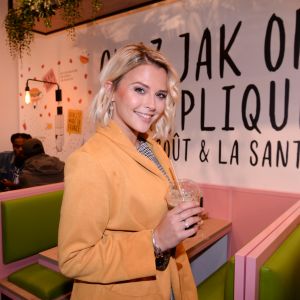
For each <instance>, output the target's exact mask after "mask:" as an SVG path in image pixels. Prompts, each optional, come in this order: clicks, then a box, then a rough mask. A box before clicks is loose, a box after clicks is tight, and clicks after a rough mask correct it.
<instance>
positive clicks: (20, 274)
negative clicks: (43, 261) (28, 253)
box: [8, 264, 73, 300]
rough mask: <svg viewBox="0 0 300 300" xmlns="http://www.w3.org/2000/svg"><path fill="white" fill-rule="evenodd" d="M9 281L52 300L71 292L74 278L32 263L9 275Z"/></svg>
mask: <svg viewBox="0 0 300 300" xmlns="http://www.w3.org/2000/svg"><path fill="white" fill-rule="evenodd" d="M8 281H10V282H12V283H14V284H15V285H17V286H19V287H21V288H23V289H25V290H27V291H28V292H30V293H32V294H34V295H35V296H37V297H39V298H41V299H43V300H50V299H54V298H56V297H58V296H61V295H64V294H67V293H69V292H71V290H72V285H73V280H72V279H69V278H66V277H65V276H63V275H62V274H60V273H58V272H55V271H53V270H51V269H49V268H47V267H44V266H42V265H39V264H32V265H29V266H27V267H25V268H22V269H20V270H18V271H16V272H14V273H12V274H11V275H9V276H8Z"/></svg>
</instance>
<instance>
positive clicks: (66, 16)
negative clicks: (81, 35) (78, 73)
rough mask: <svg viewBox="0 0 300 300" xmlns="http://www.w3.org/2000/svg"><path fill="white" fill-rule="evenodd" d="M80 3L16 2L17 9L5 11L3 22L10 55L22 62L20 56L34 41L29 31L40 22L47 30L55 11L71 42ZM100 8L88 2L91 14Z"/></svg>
mask: <svg viewBox="0 0 300 300" xmlns="http://www.w3.org/2000/svg"><path fill="white" fill-rule="evenodd" d="M81 1H82V0H19V1H17V6H16V7H15V8H11V9H9V10H8V13H7V15H6V18H5V21H4V23H5V30H6V34H7V42H8V46H9V50H10V54H11V55H12V56H13V57H17V56H19V57H20V58H22V56H23V54H24V52H26V53H27V54H30V44H31V43H32V41H33V39H34V34H33V31H32V30H33V27H34V25H35V23H36V22H37V21H39V20H43V22H44V25H45V26H46V27H51V18H52V16H54V15H55V14H56V13H57V11H58V10H60V11H61V13H62V19H63V20H64V21H65V24H66V29H67V31H68V33H69V35H70V36H71V38H72V39H73V38H74V37H75V24H76V21H77V20H78V19H79V18H80V2H81ZM101 7H102V2H101V0H92V9H93V14H95V13H96V12H98V11H99V10H100V9H101Z"/></svg>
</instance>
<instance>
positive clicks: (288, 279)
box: [259, 225, 300, 300]
mask: <svg viewBox="0 0 300 300" xmlns="http://www.w3.org/2000/svg"><path fill="white" fill-rule="evenodd" d="M259 299H260V300H297V299H300V225H298V227H296V229H295V230H294V231H293V232H292V233H291V234H290V235H289V236H288V238H287V239H286V240H285V241H284V242H283V243H282V244H281V245H280V247H279V248H278V249H277V250H276V251H275V252H274V253H273V254H272V256H271V257H270V258H269V259H268V260H267V261H266V262H265V263H264V264H263V265H262V267H261V268H260V278H259Z"/></svg>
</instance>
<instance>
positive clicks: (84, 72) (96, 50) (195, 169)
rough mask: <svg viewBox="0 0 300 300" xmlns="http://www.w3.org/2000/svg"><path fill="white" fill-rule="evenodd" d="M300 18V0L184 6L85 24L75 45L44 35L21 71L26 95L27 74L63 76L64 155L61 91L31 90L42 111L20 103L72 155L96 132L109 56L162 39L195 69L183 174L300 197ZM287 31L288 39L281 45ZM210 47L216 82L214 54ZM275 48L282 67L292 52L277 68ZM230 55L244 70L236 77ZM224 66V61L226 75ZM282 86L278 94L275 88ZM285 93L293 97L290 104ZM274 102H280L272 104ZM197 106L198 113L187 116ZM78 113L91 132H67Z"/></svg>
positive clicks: (35, 129) (50, 148) (37, 128)
mask: <svg viewBox="0 0 300 300" xmlns="http://www.w3.org/2000/svg"><path fill="white" fill-rule="evenodd" d="M164 3H165V2H164ZM297 22H298V23H297ZM299 22H300V6H299V1H298V0H288V1H283V0H260V1H257V0H249V1H248V0H243V1H241V0H230V1H220V0H219V1H218V0H214V1H211V0H201V1H199V0H184V1H171V2H169V4H167V5H165V4H162V5H157V6H154V7H152V8H149V9H145V10H142V11H139V12H136V13H132V14H127V15H123V16H118V17H116V18H109V19H106V20H103V21H99V22H95V23H93V24H89V26H82V27H80V28H77V37H76V40H75V41H71V40H70V39H69V38H68V37H67V36H66V33H65V32H59V33H56V34H53V35H50V36H46V37H45V36H38V37H37V38H36V40H35V42H34V44H33V45H32V48H31V49H32V56H31V57H25V58H24V63H23V65H21V66H20V68H19V70H20V74H22V76H23V77H22V78H21V77H20V89H24V86H25V80H26V78H32V77H37V78H44V77H45V76H49V74H52V75H51V76H52V78H53V79H54V80H58V82H59V84H60V85H61V87H62V90H63V109H64V118H65V130H64V138H65V142H64V144H63V147H62V150H61V151H59V152H58V151H57V147H56V143H55V136H56V130H55V115H56V103H55V98H54V91H55V89H54V88H53V87H52V89H49V90H48V89H47V88H46V87H45V86H43V85H41V84H36V85H34V84H32V85H31V86H32V87H37V88H39V90H40V91H41V96H40V97H39V100H38V102H37V106H36V108H34V107H33V106H32V105H29V106H28V105H24V100H23V99H21V98H20V127H22V128H23V127H26V128H27V130H29V132H31V133H33V134H34V135H36V136H38V137H40V138H41V139H43V141H44V142H45V143H44V144H45V146H46V149H47V152H49V153H51V154H53V155H57V156H59V157H60V158H62V159H65V158H66V157H67V156H68V155H69V154H70V153H71V152H72V151H74V149H76V148H78V147H79V146H80V145H81V144H82V143H84V142H85V141H86V139H87V137H88V136H89V133H90V132H91V131H90V130H89V128H90V127H89V124H88V122H87V119H88V118H87V117H88V107H89V104H90V102H91V100H92V98H93V96H94V95H95V93H96V92H97V89H98V74H99V67H100V62H101V58H102V57H103V55H104V53H106V51H109V53H110V54H112V53H113V52H114V50H115V49H117V48H119V47H121V46H122V45H124V44H127V43H129V42H137V41H138V42H141V41H142V42H144V43H145V44H151V43H153V41H154V40H157V39H160V40H161V42H162V44H161V51H162V52H163V53H165V54H167V55H168V56H169V58H170V60H171V61H172V62H173V63H174V65H175V67H176V69H177V70H178V72H179V74H180V75H182V74H184V72H183V71H184V69H185V67H187V66H188V72H187V74H186V76H182V77H184V79H183V81H182V84H181V87H182V90H183V91H184V94H182V98H181V100H182V101H181V103H180V105H179V107H178V114H177V122H176V131H177V133H178V137H177V136H175V138H174V140H175V142H176V143H175V145H176V146H177V145H178V142H180V151H178V148H177V147H176V148H175V155H173V154H172V153H171V157H172V158H173V159H174V161H175V162H174V165H175V168H176V171H177V172H178V175H179V177H187V178H192V179H194V180H197V181H200V182H203V183H211V184H220V185H227V186H238V187H247V188H257V189H268V190H278V191H287V192H299V172H300V140H299V136H300V135H299V133H300V125H299V111H300V101H299V94H300V93H299V72H300V70H299V63H298V64H297V66H294V60H295V58H296V59H298V58H299V49H298V46H299V44H300V37H299V36H300V30H299V29H297V30H296V24H298V25H299ZM270 26H271V27H270ZM267 28H269V32H271V35H270V44H268V43H267V44H266V46H265V38H266V36H267V32H268V30H267ZM270 28H271V31H270ZM279 28H280V30H281V33H282V35H283V36H284V37H285V40H280V39H279V34H278V32H279ZM283 31H284V33H283ZM234 32H235V33H236V35H235V33H234ZM222 36H223V40H222ZM187 37H189V40H188V39H187ZM205 37H206V38H205ZM230 40H231V41H232V44H230V42H229V41H230ZM185 41H189V52H186V51H185V49H186V48H185V47H184V46H185V44H184V42H185ZM222 41H223V42H222ZM295 41H297V42H295ZM209 42H211V49H210V48H209V47H207V51H208V52H210V54H211V56H210V58H211V62H212V63H211V78H210V76H209V72H208V69H209V68H208V67H207V65H208V61H209V56H208V55H207V52H206V46H208V44H209ZM154 44H155V45H157V44H156V43H154ZM223 44H224V45H223ZM201 45H203V46H204V47H203V49H204V50H203V51H202V52H201V49H202V48H201ZM222 45H223V46H222ZM279 45H280V46H281V48H280V47H279ZM295 45H296V46H295ZM222 47H223V48H224V49H228V50H227V52H228V53H227V54H228V55H227V56H228V57H227V59H226V60H225V59H224V57H225V58H226V50H224V51H222ZM265 48H266V52H267V53H270V56H271V64H272V65H273V66H274V65H275V64H276V62H279V53H280V50H284V51H285V52H284V57H283V60H282V61H280V63H279V67H278V69H276V70H275V69H274V70H270V67H269V65H268V59H267V58H265V56H264V54H265V51H264V50H265ZM199 53H201V56H200V58H199ZM222 53H223V60H222V59H221V60H220V57H221V58H222V55H221V54H222ZM294 55H295V58H294ZM82 57H85V59H81V58H82ZM106 58H107V57H106ZM187 58H188V59H187ZM230 59H232V64H234V65H235V66H236V67H237V68H238V71H239V72H240V74H238V72H234V71H233V67H232V66H231V65H230ZM220 61H221V62H223V63H224V72H222V71H221V69H222V68H221V66H222V64H221V63H220ZM186 62H188V63H186ZM198 62H201V63H202V64H197V63H198ZM269 64H270V63H269ZM198 65H200V66H201V67H200V74H199V78H197V71H198V70H199V69H198V68H197V66H198ZM52 81H53V80H52ZM287 81H288V84H289V87H288V85H287ZM273 83H274V85H275V90H274V92H275V93H274V94H275V96H274V95H273V96H271V95H272V94H273V93H272V92H270V86H271V84H273ZM255 91H256V92H257V93H255ZM287 92H288V93H287ZM204 93H205V97H204V96H203V94H204ZM226 93H227V94H226ZM285 93H286V94H288V96H289V97H288V98H289V103H288V104H287V103H286V105H284V102H285V101H284V100H285V97H284V95H285ZM257 94H258V95H257ZM226 95H229V96H230V97H227V98H229V99H227V98H226ZM192 98H193V99H192ZM257 98H259V99H257ZM192 100H194V102H193V101H192ZM204 100H205V102H204ZM227 100H228V101H227ZM272 100H274V101H273V102H275V103H273V104H275V105H273V104H272V105H271V104H270V103H272ZM203 103H204V104H205V105H201V104H203ZM182 104H183V105H182ZM226 104H228V105H226ZM229 104H230V106H229ZM229 107H230V109H229ZM270 107H271V108H272V107H273V108H272V109H270ZM189 108H190V110H191V112H187V111H188V109H189ZM274 108H275V116H274V115H273V112H274ZM70 110H76V111H79V112H81V113H82V115H83V118H82V131H81V132H70V131H68V130H67V125H68V112H69V111H70ZM284 111H287V112H288V118H287V119H286V123H285V126H284V127H283V128H276V126H279V125H280V124H282V123H283V120H284ZM183 117H184V118H183ZM274 118H275V119H276V120H275V122H274V120H273V119H274ZM182 119H184V120H185V126H184V128H183V126H182ZM77 120H79V118H78V119H77ZM72 121H73V123H72V124H71V123H69V124H71V125H73V124H75V122H74V121H76V120H75V119H74V118H73V119H72ZM201 123H202V125H201ZM274 123H275V124H274ZM208 127H211V130H209V129H208ZM187 146H188V147H187ZM178 152H179V155H177V154H178ZM178 156H179V157H178ZM282 157H284V159H283V158H282ZM287 158H288V161H286V165H284V164H285V162H284V161H285V160H287Z"/></svg>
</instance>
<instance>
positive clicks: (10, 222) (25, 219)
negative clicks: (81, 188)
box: [1, 190, 63, 264]
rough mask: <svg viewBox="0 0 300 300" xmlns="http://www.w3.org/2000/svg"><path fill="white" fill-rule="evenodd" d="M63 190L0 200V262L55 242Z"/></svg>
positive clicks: (19, 257) (23, 255)
mask: <svg viewBox="0 0 300 300" xmlns="http://www.w3.org/2000/svg"><path fill="white" fill-rule="evenodd" d="M62 197H63V190H60V191H55V192H49V193H45V194H41V195H33V196H29V197H24V198H18V199H13V200H7V201H3V202H1V213H2V245H3V262H4V263H5V264H7V263H11V262H14V261H17V260H19V259H22V258H25V257H28V256H31V255H34V254H37V253H39V252H41V251H43V250H45V249H49V248H52V247H55V246H56V245H57V235H58V224H59V216H60V207H61V202H62Z"/></svg>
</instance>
